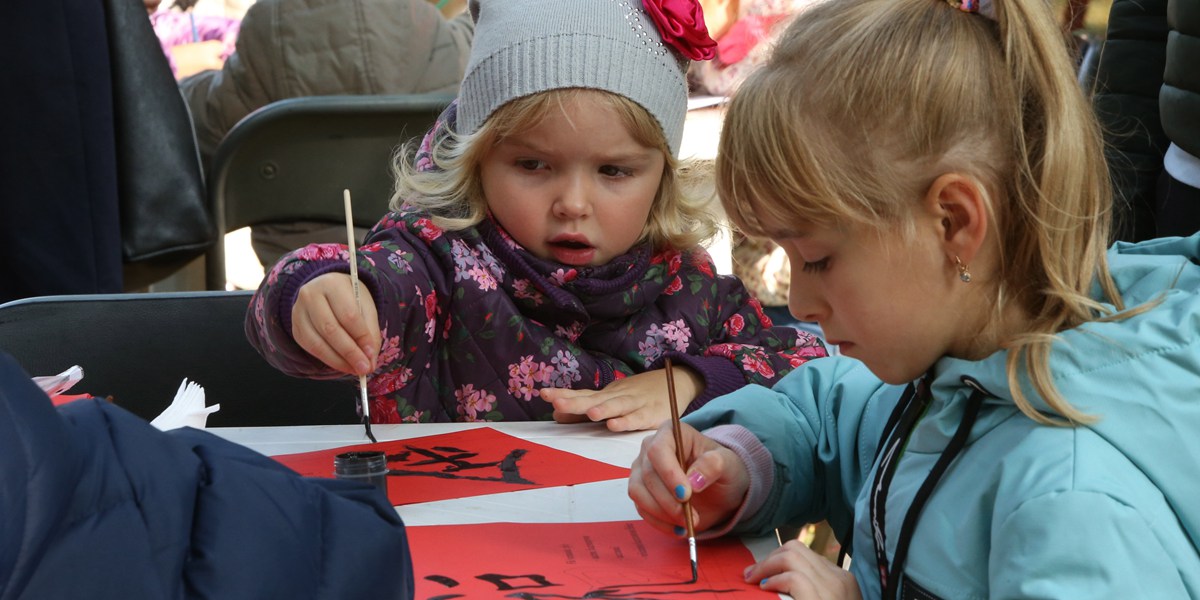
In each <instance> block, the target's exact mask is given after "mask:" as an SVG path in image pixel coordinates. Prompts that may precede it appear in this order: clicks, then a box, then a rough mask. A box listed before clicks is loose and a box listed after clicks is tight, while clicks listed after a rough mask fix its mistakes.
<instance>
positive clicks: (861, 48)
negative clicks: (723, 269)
mask: <svg viewBox="0 0 1200 600" xmlns="http://www.w3.org/2000/svg"><path fill="white" fill-rule="evenodd" d="M724 132H725V133H724V135H723V137H722V140H721V147H720V153H719V158H718V164H717V170H718V173H717V177H718V190H719V192H720V196H721V200H722V202H723V203H724V205H725V208H726V210H727V212H728V213H729V215H730V217H731V218H732V219H733V220H734V222H735V223H737V225H738V226H739V227H741V228H742V229H744V230H746V231H747V232H748V233H750V234H758V235H765V236H767V237H770V238H771V239H773V240H774V241H776V242H777V243H779V244H780V245H781V246H782V247H783V248H784V249H785V250H786V251H787V253H788V256H789V258H790V260H791V261H792V282H791V298H790V303H789V304H790V309H791V311H792V313H793V314H794V315H795V316H796V317H797V318H800V319H802V320H806V321H817V322H819V323H820V325H821V327H822V329H823V330H824V332H825V333H826V335H827V337H828V340H829V341H830V342H831V343H834V344H838V345H839V348H840V350H841V353H842V354H843V355H844V357H838V358H832V359H827V360H821V361H813V362H812V363H810V364H807V365H804V366H803V367H801V368H799V369H797V370H796V372H794V373H792V374H790V375H788V376H787V377H785V378H784V379H783V381H782V382H780V383H779V384H777V385H776V386H775V387H774V388H773V389H766V388H763V387H757V386H750V387H746V388H743V389H742V390H739V391H738V392H735V393H733V394H730V395H728V396H725V397H722V398H718V399H715V400H713V401H712V402H710V403H709V404H707V405H706V406H705V407H704V408H702V409H701V410H698V411H696V412H695V413H693V414H692V415H690V416H689V417H688V418H687V419H685V421H686V423H687V424H686V425H685V426H684V436H683V442H682V444H683V448H682V453H683V456H684V461H683V462H684V464H683V465H680V464H679V462H678V460H677V459H676V454H675V452H676V446H675V442H674V439H673V436H672V435H671V434H670V432H669V431H666V432H663V431H660V432H659V433H657V434H656V435H655V436H653V437H652V438H649V439H648V441H647V442H646V444H645V446H644V447H643V451H642V454H641V456H640V457H639V458H638V459H637V461H636V462H635V464H634V467H633V471H632V473H631V477H630V496H631V497H632V498H633V500H634V501H635V503H636V504H637V506H638V509H639V512H640V513H641V514H642V516H643V517H644V518H645V519H646V520H647V521H648V522H650V523H652V524H653V525H655V526H656V527H658V528H660V529H663V530H665V531H675V532H676V534H679V532H681V531H683V525H684V524H685V518H686V517H685V511H684V510H683V505H682V502H683V501H684V500H687V501H690V506H691V507H692V509H693V511H694V512H693V513H692V515H693V518H694V520H695V525H696V529H697V530H698V531H702V532H704V535H709V536H712V535H719V534H723V533H726V532H731V531H732V532H744V533H761V532H765V531H769V530H770V529H771V528H774V527H777V526H779V525H783V524H785V523H790V524H800V523H809V522H814V521H819V520H822V519H825V520H828V521H829V522H830V523H831V524H832V525H833V526H834V528H835V531H837V532H839V536H840V541H841V542H842V544H843V546H844V547H845V548H847V549H848V550H849V551H850V555H851V557H852V559H853V560H852V561H851V563H850V565H849V569H848V570H843V569H842V568H839V567H838V566H836V565H833V564H831V563H830V562H829V561H826V560H824V559H823V558H821V557H819V556H817V555H816V554H814V553H813V552H811V551H809V550H808V549H807V548H805V547H803V546H802V545H801V544H799V543H798V542H789V543H788V544H786V545H784V546H783V547H782V548H780V549H779V550H777V551H776V552H774V553H773V554H772V555H771V556H769V557H768V558H766V559H764V560H763V561H761V562H759V563H757V564H755V565H751V566H749V567H748V568H747V569H746V573H745V576H746V579H747V581H752V582H757V583H759V584H760V585H761V587H762V588H764V589H767V590H771V591H777V592H787V593H790V594H792V595H793V596H794V597H797V598H809V597H821V598H827V597H828V598H840V597H844V598H858V597H866V598H881V597H882V598H1102V597H1114V598H1186V597H1200V551H1198V547H1200V266H1197V264H1198V263H1200V236H1193V237H1191V238H1170V239H1162V240H1155V241H1152V242H1148V243H1145V244H1142V245H1137V246H1130V245H1118V246H1116V247H1115V248H1113V249H1111V250H1108V251H1106V246H1107V245H1108V239H1109V237H1108V236H1109V229H1110V218H1109V215H1110V211H1111V204H1112V202H1113V198H1112V193H1111V190H1110V185H1109V179H1108V172H1107V169H1106V165H1105V163H1104V159H1103V153H1102V145H1101V142H1100V139H1101V138H1100V133H1099V131H1098V127H1097V125H1096V123H1095V119H1094V116H1093V113H1092V109H1091V107H1090V105H1089V104H1088V102H1087V100H1086V99H1085V98H1084V97H1083V94H1082V93H1081V91H1080V89H1079V86H1078V84H1077V83H1076V81H1075V78H1074V71H1073V64H1072V61H1071V58H1070V56H1069V53H1068V50H1067V46H1066V44H1065V38H1064V37H1063V35H1062V34H1061V32H1060V31H1059V30H1058V26H1057V23H1056V20H1055V18H1054V16H1053V15H1052V14H1051V12H1050V11H1049V10H1048V7H1047V5H1046V3H1044V2H1043V1H1042V0H995V4H994V5H992V4H989V3H987V2H984V3H983V4H982V5H979V4H978V0H969V1H967V2H963V3H962V4H961V5H960V4H959V3H958V2H957V1H956V2H954V3H953V4H947V2H946V1H945V0H863V1H860V2H829V3H825V4H821V5H818V6H815V7H813V8H812V9H810V10H808V11H806V12H804V13H803V14H801V15H800V16H799V17H797V20H796V21H795V23H794V24H793V25H792V26H791V27H790V28H789V30H788V31H787V32H786V33H785V34H784V36H783V38H782V39H781V41H780V43H779V45H778V47H777V48H776V50H775V51H774V54H773V56H772V58H771V60H770V62H769V63H768V64H767V65H766V66H765V67H764V68H763V69H761V70H760V71H758V72H756V73H755V74H754V75H751V76H750V78H749V79H748V80H747V81H746V82H745V83H744V84H743V86H742V87H741V88H740V90H739V92H738V93H737V94H736V95H735V97H734V99H733V101H732V103H731V104H730V106H729V109H728V115H727V117H726V121H725V125H724ZM689 425H690V426H689ZM693 427H694V428H695V429H693ZM698 429H699V430H703V431H704V433H703V434H700V433H698V432H697V430H698ZM703 563H704V559H703V547H701V549H700V564H701V568H703Z"/></svg>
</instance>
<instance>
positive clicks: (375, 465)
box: [333, 450, 388, 494]
mask: <svg viewBox="0 0 1200 600" xmlns="http://www.w3.org/2000/svg"><path fill="white" fill-rule="evenodd" d="M333 473H334V475H335V476H336V477H337V478H338V479H351V480H355V481H361V482H363V483H369V484H371V485H374V486H375V487H377V488H379V490H380V491H382V492H383V493H384V494H387V474H388V466H387V456H386V455H384V453H383V452H380V451H378V450H376V451H368V452H343V453H341V454H339V455H337V456H335V457H333Z"/></svg>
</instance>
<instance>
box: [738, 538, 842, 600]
mask: <svg viewBox="0 0 1200 600" xmlns="http://www.w3.org/2000/svg"><path fill="white" fill-rule="evenodd" d="M745 577H746V581H749V582H757V583H758V584H759V587H761V588H763V589H765V590H769V591H773V592H782V593H787V594H790V595H791V596H792V597H794V598H844V599H851V598H859V597H860V592H859V589H858V584H857V582H856V581H855V580H854V576H853V575H851V574H850V573H849V572H847V571H846V570H844V569H842V568H841V567H839V566H838V565H836V564H833V563H831V562H830V561H829V560H828V559H826V558H825V557H824V556H821V555H819V554H817V553H816V552H814V551H812V550H811V549H810V548H809V547H808V546H806V545H804V544H803V543H801V542H800V541H798V540H791V541H789V542H788V543H787V544H784V545H783V546H781V547H779V548H776V549H775V550H773V551H772V552H771V553H770V554H769V555H767V558H765V559H763V560H762V562H759V563H758V564H756V565H753V566H751V567H750V568H749V569H747V570H746V573H745Z"/></svg>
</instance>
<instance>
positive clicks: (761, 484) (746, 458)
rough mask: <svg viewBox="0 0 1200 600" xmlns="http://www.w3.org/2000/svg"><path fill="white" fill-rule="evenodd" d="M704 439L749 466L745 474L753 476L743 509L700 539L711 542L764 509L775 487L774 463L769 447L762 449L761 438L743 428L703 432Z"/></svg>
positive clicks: (732, 427)
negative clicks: (711, 441) (712, 442)
mask: <svg viewBox="0 0 1200 600" xmlns="http://www.w3.org/2000/svg"><path fill="white" fill-rule="evenodd" d="M704 435H706V436H708V437H709V438H712V439H713V440H714V441H715V442H717V443H718V444H721V445H722V446H725V447H726V448H729V449H730V450H732V451H733V453H734V454H736V455H737V457H738V458H739V459H741V461H742V463H743V464H745V465H746V470H747V471H748V472H749V473H750V487H749V489H748V490H746V497H745V498H744V499H743V500H742V505H741V506H739V507H738V509H737V511H736V512H735V513H733V516H732V517H731V518H730V519H729V520H728V521H726V522H725V523H722V524H720V525H716V526H714V527H713V528H712V529H709V530H708V531H705V532H704V534H703V535H701V536H697V537H700V538H703V539H709V538H714V537H719V536H722V535H725V534H727V533H729V532H730V531H732V530H733V528H734V527H735V526H736V525H737V524H738V523H740V522H742V521H743V520H745V518H746V517H749V516H751V515H754V513H756V512H758V510H759V509H761V508H762V507H763V504H764V503H766V500H767V495H768V494H769V493H770V491H771V487H772V486H773V485H775V463H774V461H773V459H772V458H771V452H770V451H768V450H767V448H766V446H763V444H762V442H760V441H758V438H757V437H755V436H754V434H753V433H751V432H750V430H749V429H746V428H745V427H742V426H741V425H718V426H716V427H713V428H711V429H706V430H704Z"/></svg>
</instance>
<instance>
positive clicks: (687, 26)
mask: <svg viewBox="0 0 1200 600" xmlns="http://www.w3.org/2000/svg"><path fill="white" fill-rule="evenodd" d="M642 6H644V7H645V8H646V12H647V13H649V14H650V19H651V20H653V21H654V25H655V26H656V27H658V33H659V34H660V35H662V39H663V43H664V44H667V45H669V46H672V47H674V48H675V49H676V50H678V51H679V53H680V54H682V55H684V56H686V57H688V58H690V59H692V60H709V59H711V58H712V57H713V56H716V53H717V43H716V42H715V41H713V39H712V38H711V37H710V36H709V35H708V27H705V26H704V11H703V10H702V9H701V8H700V3H699V2H696V0H642Z"/></svg>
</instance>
